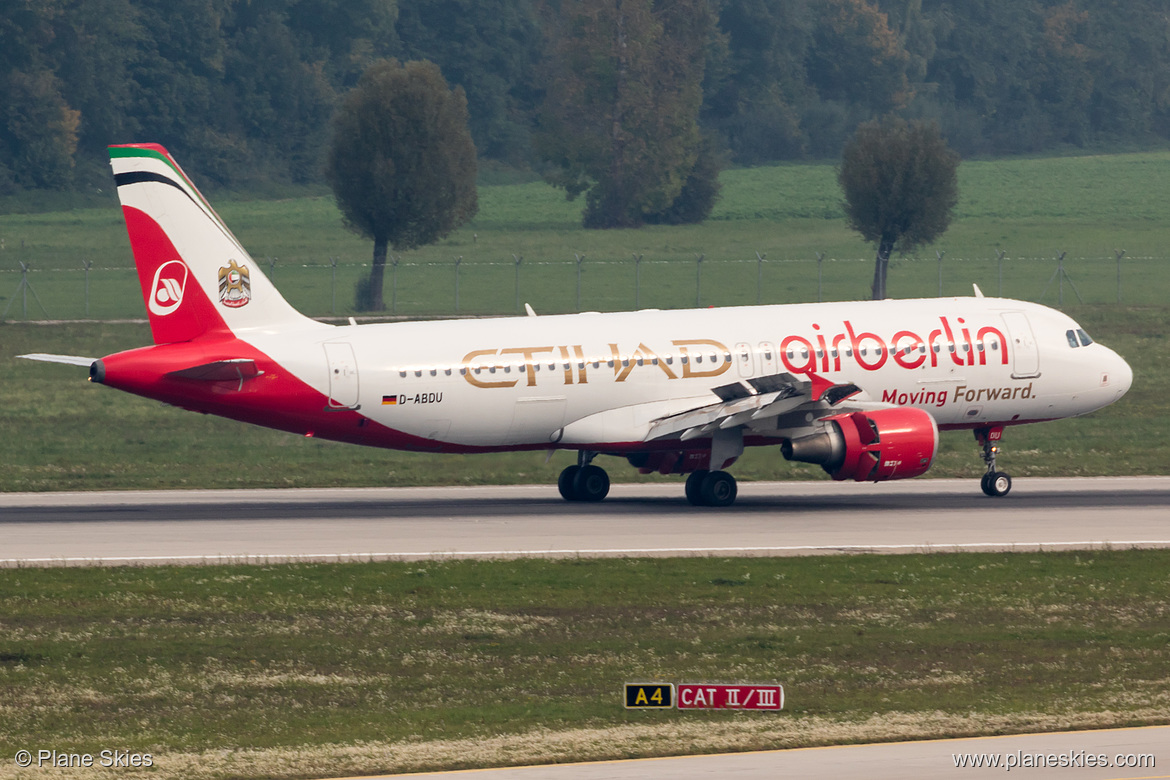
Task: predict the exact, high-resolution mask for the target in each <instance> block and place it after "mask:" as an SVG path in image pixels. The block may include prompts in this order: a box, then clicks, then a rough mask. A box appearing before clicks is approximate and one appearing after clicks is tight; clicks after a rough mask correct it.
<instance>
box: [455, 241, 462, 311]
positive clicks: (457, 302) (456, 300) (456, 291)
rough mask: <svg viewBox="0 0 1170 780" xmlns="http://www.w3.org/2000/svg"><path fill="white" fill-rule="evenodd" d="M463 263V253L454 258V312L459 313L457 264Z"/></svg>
mask: <svg viewBox="0 0 1170 780" xmlns="http://www.w3.org/2000/svg"><path fill="white" fill-rule="evenodd" d="M462 264H463V255H459V256H458V257H456V258H455V313H456V314H458V313H459V266H460V265H462Z"/></svg>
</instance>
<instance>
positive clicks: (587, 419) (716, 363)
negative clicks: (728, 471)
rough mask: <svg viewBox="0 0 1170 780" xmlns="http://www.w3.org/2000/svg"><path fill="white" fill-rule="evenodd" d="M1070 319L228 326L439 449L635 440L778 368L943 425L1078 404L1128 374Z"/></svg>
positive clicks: (829, 311)
mask: <svg viewBox="0 0 1170 780" xmlns="http://www.w3.org/2000/svg"><path fill="white" fill-rule="evenodd" d="M1078 332H1079V327H1078V325H1077V324H1076V323H1075V322H1074V321H1073V320H1072V319H1070V318H1069V317H1067V316H1066V315H1064V314H1062V313H1060V312H1057V311H1055V310H1052V309H1049V308H1046V307H1043V306H1039V305H1036V304H1030V303H1023V302H1020V301H1013V300H1005V299H996V298H949V299H921V300H897V301H895V300H888V301H867V302H843V303H825V304H798V305H782V306H746V307H737V308H721V309H694V310H676V311H639V312H629V313H613V314H598V313H585V314H576V315H556V316H539V317H511V318H500V319H484V320H475V321H468V320H449V321H439V322H408V323H396V324H377V325H356V326H341V327H336V328H331V329H319V330H318V329H314V330H312V331H311V332H310V333H307V334H298V333H296V332H291V333H290V332H287V331H282V332H280V333H270V334H265V333H262V332H253V333H246V334H245V333H238V334H237V335H239V336H240V337H242V338H246V339H248V340H249V341H250V342H251V343H253V344H255V345H256V346H257V347H258V348H260V349H262V350H263V351H265V352H266V353H267V354H269V355H270V356H271V357H272V358H273V359H275V360H276V361H277V362H278V363H280V364H281V365H282V366H283V367H284V368H285V369H286V370H289V371H291V372H292V373H293V374H295V375H296V376H297V377H298V378H299V379H301V380H302V381H304V382H305V383H306V384H308V385H310V386H311V387H313V388H315V389H316V390H318V391H320V392H321V393H322V394H324V395H326V396H328V397H329V398H330V399H331V400H330V404H332V405H336V406H337V408H341V409H344V408H348V409H358V408H360V411H361V414H362V415H363V416H364V417H367V418H369V419H371V420H373V421H375V422H377V423H380V424H382V425H384V426H386V427H388V428H391V429H394V430H398V431H401V432H403V433H407V434H410V435H412V436H416V437H419V438H421V439H425V440H429V441H433V442H435V443H436V445H440V447H442V448H445V447H443V446H444V445H446V446H453V447H467V448H499V447H550V446H574V447H584V446H587V445H600V444H607V443H634V442H641V441H642V439H643V437H644V436H645V435H646V430H647V426H648V424H649V422H650V421H651V420H654V419H656V418H661V417H663V416H667V415H670V414H673V413H676V412H682V411H685V410H687V409H693V408H695V407H696V406H701V405H703V404H706V403H713V402H716V401H718V400H719V399H718V398H717V397H716V396H715V395H714V394H713V393H712V388H716V387H719V386H722V385H727V384H729V383H734V382H737V381H741V380H744V381H746V380H749V379H752V378H756V377H762V376H770V375H774V374H777V373H782V372H788V373H791V374H793V375H795V376H800V377H805V376H808V375H809V374H816V375H818V376H820V377H823V378H825V379H827V380H829V381H830V382H832V383H853V384H856V385H857V386H858V387H860V388H861V389H862V394H861V395H860V396H859V397H858V400H860V401H868V402H873V403H884V404H889V405H893V406H914V407H918V408H920V409H923V410H925V411H927V412H928V413H930V414H931V415H932V416H933V417H934V418H935V421H936V422H937V424H938V425H939V427H941V428H979V427H991V426H996V425H1011V424H1016V423H1024V422H1031V421H1037V420H1051V419H1056V418H1062V417H1072V416H1076V415H1080V414H1085V413H1087V412H1090V411H1092V410H1094V409H1098V408H1100V407H1102V406H1105V405H1107V404H1109V403H1112V402H1113V401H1115V400H1117V399H1118V398H1120V397H1121V396H1122V395H1124V393H1125V392H1126V390H1128V388H1129V385H1130V382H1131V380H1132V372H1131V370H1130V368H1129V366H1128V365H1127V364H1126V363H1125V361H1124V360H1122V359H1121V358H1120V357H1119V356H1118V355H1117V354H1116V353H1115V352H1113V351H1112V350H1110V349H1108V348H1106V347H1104V346H1102V345H1099V344H1096V343H1087V344H1086V343H1082V342H1081V341H1079V340H1078V338H1077V336H1076V335H1075V334H1077V333H1078ZM1070 333H1072V334H1074V335H1073V337H1072V338H1071V340H1070V337H1069V334H1070ZM306 336H309V338H308V339H306ZM1084 341H1088V339H1087V338H1086V339H1084ZM1074 343H1075V344H1076V346H1073V344H1074ZM756 433H759V434H761V435H764V436H765V437H766V435H767V432H766V430H764V431H756Z"/></svg>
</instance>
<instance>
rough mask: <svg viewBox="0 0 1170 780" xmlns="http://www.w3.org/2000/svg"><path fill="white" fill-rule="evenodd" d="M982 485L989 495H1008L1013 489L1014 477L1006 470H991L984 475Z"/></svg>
mask: <svg viewBox="0 0 1170 780" xmlns="http://www.w3.org/2000/svg"><path fill="white" fill-rule="evenodd" d="M980 487H982V488H983V492H984V493H986V494H987V495H989V496H1006V495H1007V494H1008V492H1009V491H1010V490H1011V489H1012V478H1011V475H1009V474H1008V473H1007V472H1004V471H989V472H987V473H986V474H984V475H983V480H982V482H980Z"/></svg>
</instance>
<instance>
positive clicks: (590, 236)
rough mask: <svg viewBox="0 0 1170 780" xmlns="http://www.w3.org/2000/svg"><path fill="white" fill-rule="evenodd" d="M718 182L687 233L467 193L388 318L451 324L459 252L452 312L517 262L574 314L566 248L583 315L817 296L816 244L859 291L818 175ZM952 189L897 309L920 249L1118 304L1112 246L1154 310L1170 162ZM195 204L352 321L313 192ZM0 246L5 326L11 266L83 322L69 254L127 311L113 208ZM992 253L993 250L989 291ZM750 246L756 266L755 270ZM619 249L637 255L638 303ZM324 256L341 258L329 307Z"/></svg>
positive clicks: (402, 283)
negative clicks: (700, 220) (946, 226)
mask: <svg viewBox="0 0 1170 780" xmlns="http://www.w3.org/2000/svg"><path fill="white" fill-rule="evenodd" d="M722 181H723V184H724V189H723V196H722V200H721V201H720V203H719V204H718V206H717V207H716V209H715V212H714V214H713V215H712V218H711V219H710V220H708V221H707V222H706V223H704V224H702V225H696V226H685V227H647V228H643V229H640V230H601V231H598V230H584V229H582V228H581V227H580V225H579V221H580V209H581V204H580V203H579V202H577V203H568V202H566V201H565V199H564V197H563V196H562V195H561V193H560V192H559V191H557V190H554V189H552V188H551V187H548V186H547V185H545V184H543V183H540V182H535V183H527V184H517V185H507V186H485V187H481V189H480V204H481V205H480V213H479V215H478V216H477V217H476V219H475V220H474V221H473V222H472V223H471V224H469V225H467V226H465V227H463V228H462V229H460V230H459V231H457V232H455V233H454V234H452V236H450V237H449V238H448V239H446V240H444V241H442V242H440V243H439V244H436V245H434V246H431V247H425V248H422V249H419V250H416V251H413V252H406V253H403V254H402V255H401V265H400V267H399V270H398V272H397V275H398V279H397V285H398V295H397V307H396V310H397V312H398V313H403V314H450V313H453V312H454V311H455V310H456V306H455V276H456V267H455V258H456V257H460V258H462V261H461V263H460V266H459V271H458V273H459V277H460V278H459V283H460V293H461V294H460V300H459V307H458V310H459V311H460V312H461V313H514V312H516V311H517V310H518V307H517V304H516V297H517V296H516V267H515V263H514V260H513V256H514V255H515V256H519V257H522V258H523V263H522V265H521V268H520V298H521V302H523V301H528V302H530V303H532V304H533V306H535V307H536V309H537V311H542V312H549V313H551V312H566V311H574V310H576V309H577V308H578V305H577V263H576V260H575V256H576V255H581V256H583V257H584V258H585V260H584V261H583V263H582V265H581V271H582V272H581V291H580V308H581V309H586V310H603V311H607V310H619V309H629V308H633V307H634V306H635V303H637V304H638V305H640V306H642V307H659V308H678V307H682V306H693V305H694V304H695V302H696V300H699V301H700V302H701V304H702V305H709V304H714V305H731V304H745V303H755V302H756V300H757V299H759V300H761V301H763V302H765V303H787V302H796V301H809V300H816V299H817V291H818V286H817V262H816V253H817V252H821V253H823V255H824V257H825V260H824V263H823V267H822V273H823V284H822V288H821V296H822V297H823V299H824V300H850V299H858V298H865V297H867V296H868V292H869V284H870V281H871V276H872V259H873V249H872V247H870V246H867V245H866V244H865V243H864V242H863V241H861V240H860V239H859V238H858V237H857V235H856V234H854V233H852V232H851V231H850V230H849V229H848V228H847V227H846V225H845V221H844V219H843V217H842V213H841V209H840V206H839V201H840V192H839V190H838V188H837V185H836V180H835V173H834V168H833V166H832V165H829V164H806V165H782V166H775V167H767V168H753V169H744V170H731V171H726V172H725V173H724V174H723V176H722ZM960 186H961V200H960V203H959V206H958V209H957V212H956V217H955V220H954V222H953V223H952V226H951V228H950V230H949V231H948V232H947V233H946V234H945V235H944V236H943V238H942V239H941V240H940V241H939V242H938V244H937V245H936V246H934V247H928V248H925V249H923V250H921V251H920V252H919V253H918V254H917V255H916V256H915V257H911V258H902V259H896V260H895V261H894V263H893V267H892V269H891V278H890V290H891V293H892V295H893V296H894V297H903V298H905V297H916V296H923V295H936V294H937V293H938V290H939V283H938V275H939V274H938V262H937V258H936V255H935V252H936V251H943V252H945V256H944V259H943V286H942V288H943V292H944V294H947V295H955V294H961V295H966V294H969V293H970V291H971V284H972V283H973V282H975V283H978V284H979V285H980V286H981V287H982V288H983V290H984V291H985V292H987V293H989V294H994V293H998V292H999V291H1000V290H1001V288H1002V291H1003V294H1004V295H1006V296H1008V297H1014V298H1020V299H1024V300H1039V299H1041V297H1043V299H1044V301H1045V302H1053V303H1054V302H1056V301H1057V300H1058V297H1059V290H1058V285H1057V284H1056V283H1055V282H1051V280H1052V277H1053V274H1054V273H1055V271H1056V270H1057V259H1056V258H1057V255H1058V254H1059V253H1060V252H1067V257H1066V258H1065V267H1066V270H1067V272H1068V274H1069V276H1070V277H1071V279H1072V280H1073V283H1074V284H1075V285H1076V287H1077V289H1078V290H1079V292H1080V295H1081V296H1082V297H1083V298H1084V300H1085V301H1086V302H1087V303H1110V302H1115V301H1116V300H1117V286H1118V285H1117V263H1116V260H1115V255H1114V251H1115V250H1125V251H1126V256H1125V259H1124V260H1123V263H1122V285H1121V288H1122V289H1121V292H1122V298H1123V301H1125V302H1126V303H1129V304H1138V305H1159V306H1160V305H1163V304H1164V295H1163V294H1162V293H1163V291H1165V290H1166V289H1168V288H1170V270H1168V269H1170V262H1167V261H1168V260H1170V251H1168V250H1167V247H1170V225H1168V224H1167V220H1166V219H1165V214H1166V208H1167V204H1170V151H1165V152H1145V153H1134V154H1121V155H1109V156H1094V157H1056V158H1040V159H1029V158H1020V159H1007V160H995V161H970V162H966V163H964V164H963V165H962V166H961V167H960ZM212 198H213V201H214V202H215V203H216V206H217V208H218V209H219V211H220V213H221V215H222V216H223V217H224V219H225V220H226V221H227V223H228V224H229V226H231V227H232V229H233V230H234V231H235V233H236V234H237V235H238V236H239V238H240V240H241V241H242V242H243V243H244V245H245V246H246V247H248V249H249V251H250V252H251V253H252V255H253V256H254V257H255V259H256V260H257V262H258V263H259V264H260V265H261V266H262V267H263V268H264V270H265V271H266V272H267V271H268V270H269V269H270V268H271V269H272V276H273V278H274V280H275V281H276V283H277V285H278V286H279V287H280V289H281V291H282V292H283V293H284V294H285V296H286V297H287V298H288V299H289V300H290V302H292V303H293V304H294V305H295V306H297V307H298V308H300V309H301V310H303V311H305V312H306V313H307V314H310V315H312V316H324V315H329V314H332V313H334V312H336V313H337V314H339V315H346V314H351V313H353V285H354V282H355V281H356V280H357V279H358V278H359V277H360V276H361V275H363V274H365V273H367V271H368V269H367V267H366V265H365V264H367V263H368V262H369V255H370V251H371V250H370V244H369V242H367V241H365V240H363V239H361V238H359V237H357V236H355V235H353V234H351V233H349V232H347V231H346V230H345V229H344V228H343V227H342V224H341V219H340V217H339V215H338V212H337V209H336V207H335V206H334V205H333V203H332V201H331V199H330V198H328V197H316V198H313V197H298V198H294V199H290V200H280V201H240V200H232V199H230V198H226V199H220V198H216V197H215V196H214V195H213V196H212ZM0 247H3V248H0V311H3V309H4V308H6V307H10V309H9V314H8V318H9V319H20V318H22V317H23V310H24V308H25V303H24V301H22V300H13V296H14V294H15V291H16V289H17V286H18V285H19V282H20V274H19V262H20V261H25V262H29V263H31V264H32V268H33V272H32V273H31V274H30V276H29V279H30V281H31V283H32V285H33V289H34V290H35V291H36V292H37V294H38V296H39V297H40V299H41V302H42V303H43V305H44V309H45V311H47V312H48V316H49V317H50V318H57V319H62V318H65V319H73V318H79V317H84V316H85V314H86V307H85V300H86V297H85V276H86V274H85V272H84V271H83V261H85V260H90V261H92V262H93V270H92V271H91V272H90V273H89V283H90V292H89V315H90V316H93V317H100V318H119V317H141V316H143V305H142V302H141V296H140V294H139V292H138V287H137V283H136V281H135V276H134V273H133V271H132V267H131V262H130V252H129V244H128V242H127V240H126V236H125V228H124V225H123V222H122V217H121V212H120V210H119V209H118V207H117V205H116V204H115V203H114V202H113V201H111V202H110V204H109V206H108V207H106V208H100V209H82V210H76V211H70V212H56V213H48V214H33V215H25V214H10V215H5V216H0ZM997 251H1003V252H1005V253H1006V256H1005V261H1004V263H1003V271H1002V287H1001V284H1000V269H999V263H998V259H997V254H996V253H997ZM757 252H759V253H760V254H761V255H763V256H765V261H764V262H763V264H762V267H761V264H758V263H757V258H756V253H757ZM634 255H640V256H641V257H642V262H641V263H640V266H639V268H640V271H639V273H640V282H639V284H638V289H637V291H635V276H636V269H635V262H634ZM699 255H702V256H703V258H704V259H703V262H702V267H701V269H700V268H697V263H696V258H697V256H699ZM273 258H275V260H273ZM329 258H336V259H337V261H338V267H337V270H336V279H337V282H336V295H335V294H334V284H333V269H332V267H331V266H330V263H329ZM270 262H271V263H272V264H271V265H270ZM390 276H391V275H390V274H387V289H386V299H387V305H388V306H389V301H390V298H391V294H392V290H391V280H390ZM697 277H701V280H700V281H698V282H697ZM1050 282H1051V283H1050ZM1046 288H1047V290H1046ZM1064 294H1065V300H1066V302H1068V303H1072V302H1075V301H1076V300H1077V299H1076V297H1075V295H1074V292H1073V290H1072V288H1071V286H1066V288H1065V291H1064ZM27 307H28V312H29V316H30V317H32V318H41V317H43V316H44V315H43V314H42V312H41V309H40V307H39V306H38V305H37V302H36V300H35V299H33V298H32V297H31V296H30V297H29V298H28V301H27Z"/></svg>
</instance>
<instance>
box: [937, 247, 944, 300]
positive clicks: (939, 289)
mask: <svg viewBox="0 0 1170 780" xmlns="http://www.w3.org/2000/svg"><path fill="white" fill-rule="evenodd" d="M934 253H935V255H937V256H938V297H940V298H941V297H942V259H943V255H945V254H946V252H940V251H938V250H937V249H936V250H934Z"/></svg>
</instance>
